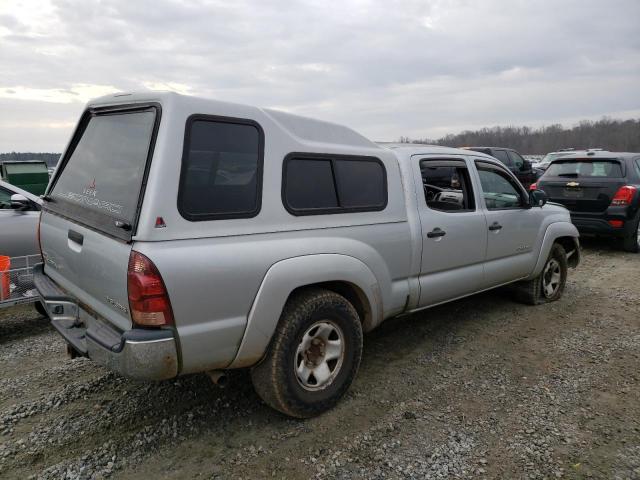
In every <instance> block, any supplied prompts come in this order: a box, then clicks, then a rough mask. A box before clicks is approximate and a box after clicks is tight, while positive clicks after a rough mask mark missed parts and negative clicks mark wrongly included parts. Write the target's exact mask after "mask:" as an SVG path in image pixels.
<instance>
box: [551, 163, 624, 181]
mask: <svg viewBox="0 0 640 480" xmlns="http://www.w3.org/2000/svg"><path fill="white" fill-rule="evenodd" d="M546 175H547V176H550V177H569V178H579V177H592V178H593V177H596V178H597V177H604V178H622V177H623V174H622V167H621V166H620V163H619V162H617V161H615V160H556V161H555V162H553V163H552V164H551V165H550V166H549V168H548V169H547V174H546Z"/></svg>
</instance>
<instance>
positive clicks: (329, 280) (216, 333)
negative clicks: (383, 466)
mask: <svg viewBox="0 0 640 480" xmlns="http://www.w3.org/2000/svg"><path fill="white" fill-rule="evenodd" d="M176 159H181V160H179V161H176ZM44 198H45V202H44V207H43V215H42V221H41V226H40V241H41V244H42V250H43V255H44V265H43V266H41V267H40V268H38V269H37V271H36V273H35V275H34V277H35V283H36V286H37V288H38V291H39V292H40V295H41V297H42V298H43V301H44V302H45V303H46V306H47V310H48V312H49V315H50V317H51V320H52V323H53V325H54V327H55V328H56V329H57V330H58V332H59V333H60V334H61V335H62V336H63V337H64V339H65V340H66V341H67V342H68V344H69V345H70V349H71V352H72V354H73V355H86V356H88V357H90V358H91V359H93V360H94V361H96V362H98V363H101V364H103V365H106V366H107V367H109V368H111V369H113V370H116V371H118V372H120V373H122V374H124V375H127V376H130V377H136V378H143V379H166V378H172V377H175V376H177V375H185V374H189V373H194V372H203V371H207V372H209V373H210V375H211V376H212V378H215V379H219V378H220V376H221V375H222V373H221V370H224V369H233V368H242V367H251V377H252V380H253V383H254V386H255V389H256V391H257V392H258V394H259V395H260V396H261V397H262V398H263V399H264V400H265V402H266V403H267V404H269V405H271V406H272V407H274V408H276V409H277V410H279V411H281V412H284V413H286V414H287V415H291V416H294V417H310V416H313V415H316V414H319V413H321V412H323V411H325V410H327V409H329V408H331V407H332V406H333V405H335V404H336V402H337V401H338V400H339V399H340V398H341V397H342V395H343V394H344V393H345V392H346V390H347V389H348V387H349V385H350V384H351V382H352V380H353V379H354V377H355V375H356V372H357V370H358V366H359V364H360V357H361V354H362V341H363V337H362V334H363V332H366V331H369V330H372V329H374V328H375V327H377V326H378V325H379V324H380V323H381V322H382V321H383V320H384V319H387V318H390V317H394V316H397V315H400V314H405V313H409V312H414V311H417V310H420V309H423V308H427V307H430V306H433V305H438V304H440V303H443V302H447V301H450V300H454V299H457V298H461V297H464V296H467V295H471V294H474V293H477V292H481V291H483V290H487V289H491V288H494V287H497V286H500V285H505V284H510V283H514V284H515V287H514V288H515V289H516V290H517V292H519V293H518V295H519V297H520V298H521V299H522V300H524V301H526V302H528V303H532V304H536V303H544V302H550V301H554V300H557V299H558V298H560V296H561V295H562V293H563V289H564V285H565V280H566V276H567V267H568V266H571V267H574V266H576V265H577V264H578V261H579V248H578V232H577V230H576V228H575V227H574V226H573V225H572V224H571V222H570V218H569V213H568V211H567V210H566V209H565V208H564V207H561V206H556V205H545V196H544V194H543V193H542V192H533V193H531V194H529V192H527V191H526V190H525V189H524V188H522V186H521V184H520V183H519V182H518V181H517V179H516V177H515V176H514V175H513V174H512V173H511V172H510V171H509V170H508V169H506V168H505V167H504V166H503V165H502V164H501V163H500V162H498V161H497V160H495V159H494V158H492V157H490V156H488V155H484V154H482V153H478V152H472V151H469V150H458V149H451V148H444V147H432V146H420V145H415V146H413V145H409V146H392V147H388V148H385V147H382V146H379V145H377V144H375V143H373V142H371V141H369V140H367V139H366V138H364V137H362V136H361V135H359V134H358V133H356V132H354V131H353V130H350V129H349V128H346V127H343V126H340V125H335V124H331V123H327V122H321V121H317V120H312V119H308V118H303V117H298V116H295V115H290V114H287V113H282V112H277V111H274V110H269V109H259V108H254V107H249V106H243V105H236V104H230V103H224V102H217V101H212V100H204V99H200V98H195V97H185V96H179V95H175V94H160V93H141V94H130V95H127V96H122V95H116V96H108V97H103V98H101V99H98V100H95V101H93V102H90V103H89V105H88V107H87V109H86V111H85V112H84V114H83V115H82V117H81V119H80V122H79V125H78V128H77V129H76V132H75V134H74V137H73V138H72V140H71V142H70V147H69V148H68V149H67V151H66V152H65V154H64V155H63V158H62V161H61V164H60V166H59V167H58V169H57V170H56V173H55V174H54V177H53V178H52V182H51V185H50V187H49V188H48V191H47V195H46V196H45V197H44Z"/></svg>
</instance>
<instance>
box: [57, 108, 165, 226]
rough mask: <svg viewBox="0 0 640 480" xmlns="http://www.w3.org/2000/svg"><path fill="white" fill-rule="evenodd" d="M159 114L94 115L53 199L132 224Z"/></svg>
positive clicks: (150, 112)
mask: <svg viewBox="0 0 640 480" xmlns="http://www.w3.org/2000/svg"><path fill="white" fill-rule="evenodd" d="M155 115H156V113H155V109H146V110H142V111H140V110H138V111H131V112H119V113H109V114H98V115H93V116H92V117H91V118H90V119H89V122H88V124H87V126H86V128H85V129H84V132H83V133H82V137H81V138H80V141H79V142H78V144H77V145H76V147H75V149H74V151H73V153H72V154H71V157H70V158H69V160H68V161H67V162H66V164H65V165H64V170H63V171H62V173H61V174H60V176H59V177H58V179H57V181H56V184H55V186H54V187H53V190H52V192H51V198H52V199H53V200H54V201H55V200H57V199H62V200H65V201H68V202H70V203H72V204H75V205H76V206H80V207H82V209H81V210H82V211H88V212H92V213H100V214H103V215H107V216H108V217H111V218H114V219H118V220H120V221H124V222H126V223H128V224H132V223H133V221H134V219H135V216H136V210H137V206H138V197H139V195H140V187H141V185H142V180H143V177H144V170H145V166H146V162H147V155H148V153H149V147H150V143H151V135H152V132H153V126H154V122H155ZM80 216H83V215H82V214H80Z"/></svg>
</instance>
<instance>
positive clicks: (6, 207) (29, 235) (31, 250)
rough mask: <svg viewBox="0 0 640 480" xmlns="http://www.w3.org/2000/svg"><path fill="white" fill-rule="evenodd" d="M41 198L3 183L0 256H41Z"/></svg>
mask: <svg viewBox="0 0 640 480" xmlns="http://www.w3.org/2000/svg"><path fill="white" fill-rule="evenodd" d="M41 202H42V201H41V200H40V198H38V197H37V196H35V195H33V194H31V193H29V192H27V191H25V190H22V189H21V188H18V187H16V186H15V185H11V184H9V183H7V182H3V181H1V180H0V255H4V256H8V257H22V256H26V255H38V254H39V253H40V249H39V248H38V237H37V230H38V220H39V218H40V204H41Z"/></svg>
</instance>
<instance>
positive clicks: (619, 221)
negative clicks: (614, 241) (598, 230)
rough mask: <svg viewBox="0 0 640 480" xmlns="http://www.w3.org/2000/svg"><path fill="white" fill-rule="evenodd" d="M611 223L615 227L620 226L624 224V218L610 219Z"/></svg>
mask: <svg viewBox="0 0 640 480" xmlns="http://www.w3.org/2000/svg"><path fill="white" fill-rule="evenodd" d="M609 225H611V226H612V227H613V228H620V227H623V226H624V221H622V220H609Z"/></svg>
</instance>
